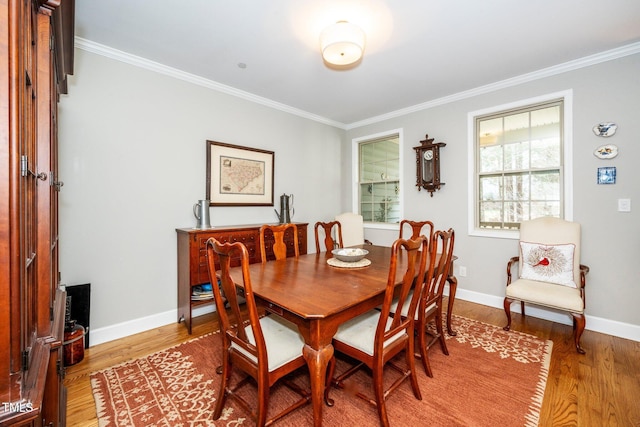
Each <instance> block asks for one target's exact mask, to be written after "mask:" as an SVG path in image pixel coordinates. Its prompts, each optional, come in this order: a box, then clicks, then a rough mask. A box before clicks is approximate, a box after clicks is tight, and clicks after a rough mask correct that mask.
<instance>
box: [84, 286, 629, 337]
mask: <svg viewBox="0 0 640 427" xmlns="http://www.w3.org/2000/svg"><path fill="white" fill-rule="evenodd" d="M447 291H448V290H447ZM456 299H461V300H465V301H470V302H474V303H477V304H482V305H486V306H489V307H495V308H500V309H502V308H503V301H504V298H503V297H497V296H494V295H487V294H482V293H479V292H474V291H468V290H466V289H460V288H458V290H457V292H456ZM214 310H215V308H214V306H213V304H212V305H211V306H203V307H198V308H196V309H195V310H193V316H194V317H196V316H201V315H203V314H206V313H211V312H213V311H214ZM512 310H513V311H514V312H517V313H519V312H520V305H519V304H513V306H512ZM454 312H455V308H454ZM177 316H178V310H177V309H176V310H169V311H165V312H164V313H158V314H154V315H152V316H146V317H141V318H139V319H133V320H129V321H127V322H122V323H118V324H115V325H111V326H106V327H104V328H98V329H93V330H92V331H91V347H93V346H95V345H98V344H102V343H105V342H108V341H113V340H117V339H119V338H124V337H127V336H129V335H133V334H137V333H139V332H144V331H148V330H150V329H154V328H159V327H161V326H165V325H168V324H170V323H173V322H175V321H176V319H177ZM527 316H532V317H537V318H540V319H544V320H550V321H552V322H557V323H563V324H565V325H571V317H570V316H569V315H567V314H566V313H562V312H557V311H553V310H546V309H543V308H539V307H534V306H527ZM505 320H506V319H505ZM586 329H587V330H589V331H595V332H601V333H603V334H608V335H613V336H616V337H620V338H625V339H629V340H633V341H638V342H640V326H638V325H631V324H629V323H623V322H618V321H615V320H609V319H603V318H601V317H595V316H587V325H586Z"/></svg>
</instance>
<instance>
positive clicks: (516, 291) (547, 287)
mask: <svg viewBox="0 0 640 427" xmlns="http://www.w3.org/2000/svg"><path fill="white" fill-rule="evenodd" d="M506 296H507V298H513V299H516V300H521V301H527V302H529V303H531V304H536V305H541V306H545V307H549V308H553V309H557V310H565V311H570V312H572V313H583V312H584V303H583V301H582V297H581V296H580V290H579V289H576V288H571V287H569V286H563V285H555V284H553V283H551V284H550V283H546V282H538V281H536V280H527V279H518V280H516V281H515V282H513V283H512V284H511V285H509V286H508V287H507V292H506Z"/></svg>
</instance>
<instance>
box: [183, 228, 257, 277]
mask: <svg viewBox="0 0 640 427" xmlns="http://www.w3.org/2000/svg"><path fill="white" fill-rule="evenodd" d="M210 237H214V238H215V239H216V240H217V241H219V242H220V243H235V242H240V243H242V244H244V245H245V247H246V248H247V251H248V252H249V263H255V262H258V261H259V256H258V253H259V251H258V250H257V247H258V240H259V237H258V234H257V233H256V232H255V231H250V230H249V231H233V232H226V233H211V234H209V233H207V234H202V235H199V236H198V268H197V273H196V275H195V277H194V278H193V281H192V284H194V285H195V284H200V283H206V282H209V271H208V266H207V240H209V238H210ZM238 265H240V256H239V255H238V256H235V257H233V258H232V259H231V266H232V267H235V266H238ZM216 268H219V264H218V262H216Z"/></svg>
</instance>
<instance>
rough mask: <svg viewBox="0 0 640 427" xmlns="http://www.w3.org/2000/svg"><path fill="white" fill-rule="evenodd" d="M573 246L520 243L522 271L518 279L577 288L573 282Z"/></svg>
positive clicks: (571, 244)
mask: <svg viewBox="0 0 640 427" xmlns="http://www.w3.org/2000/svg"><path fill="white" fill-rule="evenodd" d="M575 247H576V246H575V245H574V244H573V243H569V244H566V245H541V244H539V243H527V242H520V251H521V256H522V258H521V259H522V271H521V272H520V278H522V279H529V280H537V281H540V282H550V283H556V284H558V285H564V286H570V287H572V288H577V286H576V283H575V282H574V281H573V252H574V250H575Z"/></svg>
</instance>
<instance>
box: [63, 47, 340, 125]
mask: <svg viewBox="0 0 640 427" xmlns="http://www.w3.org/2000/svg"><path fill="white" fill-rule="evenodd" d="M75 46H76V47H77V48H78V49H82V50H85V51H87V52H91V53H95V54H97V55H101V56H104V57H107V58H111V59H114V60H116V61H120V62H124V63H126V64H130V65H133V66H135V67H140V68H144V69H147V70H149V71H153V72H156V73H159V74H164V75H166V76H169V77H173V78H176V79H179V80H183V81H186V82H189V83H193V84H195V85H198V86H202V87H205V88H207V89H212V90H215V91H218V92H222V93H226V94H227V95H231V96H235V97H238V98H241V99H244V100H247V101H250V102H255V103H256V104H260V105H264V106H266V107H270V108H273V109H275V110H280V111H284V112H286V113H289V114H293V115H295V116H299V117H303V118H305V119H309V120H313V121H316V122H319V123H323V124H326V125H329V126H333V127H337V128H340V129H345V127H346V125H345V124H344V123H340V122H336V121H335V120H330V119H327V118H326V117H322V116H318V115H316V114H312V113H309V112H307V111H303V110H300V109H298V108H294V107H291V106H289V105H286V104H282V103H280V102H276V101H273V100H271V99H268V98H263V97H261V96H258V95H254V94H252V93H249V92H245V91H242V90H239V89H236V88H234V87H231V86H227V85H223V84H221V83H218V82H215V81H213V80H209V79H205V78H203V77H200V76H196V75H195V74H190V73H186V72H184V71H181V70H178V69H176V68H172V67H169V66H166V65H163V64H160V63H159V62H154V61H150V60H148V59H145V58H141V57H139V56H136V55H132V54H130V53H127V52H123V51H121V50H118V49H113V48H111V47H109V46H105V45H102V44H99V43H95V42H92V41H91V40H86V39H83V38H81V37H76V38H75Z"/></svg>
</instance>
